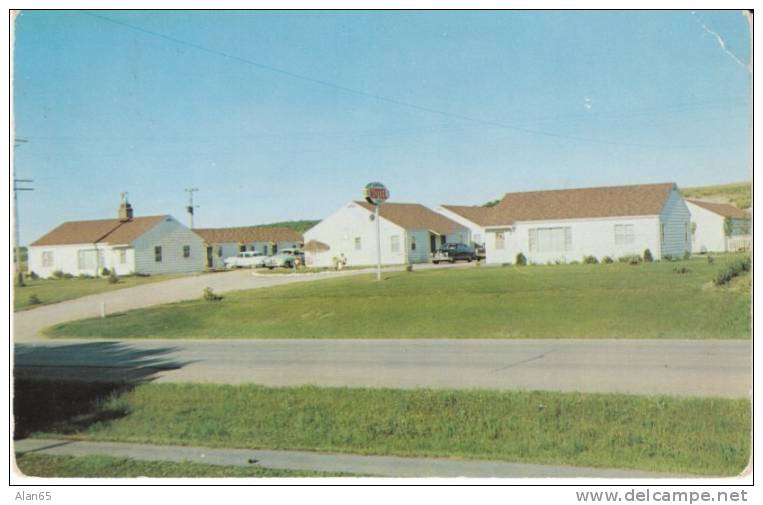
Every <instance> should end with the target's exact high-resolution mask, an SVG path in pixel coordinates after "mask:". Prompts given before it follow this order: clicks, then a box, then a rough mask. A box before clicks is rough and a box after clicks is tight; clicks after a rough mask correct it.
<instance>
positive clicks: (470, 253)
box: [432, 244, 477, 265]
mask: <svg viewBox="0 0 763 505" xmlns="http://www.w3.org/2000/svg"><path fill="white" fill-rule="evenodd" d="M476 259H477V253H475V252H474V248H473V247H471V246H468V245H466V244H445V245H444V246H442V247H441V248H440V249H438V250H437V252H435V253H434V258H432V263H434V264H435V265H436V264H438V263H440V262H441V261H449V262H450V263H455V262H456V261H469V262H471V261H472V260H476Z"/></svg>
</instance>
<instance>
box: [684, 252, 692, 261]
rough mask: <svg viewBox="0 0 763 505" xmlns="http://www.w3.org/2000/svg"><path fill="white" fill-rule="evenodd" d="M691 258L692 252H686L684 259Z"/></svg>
mask: <svg viewBox="0 0 763 505" xmlns="http://www.w3.org/2000/svg"><path fill="white" fill-rule="evenodd" d="M690 258H691V253H690V252H689V251H685V252H684V260H688V259H690Z"/></svg>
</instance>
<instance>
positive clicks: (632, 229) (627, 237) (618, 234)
mask: <svg viewBox="0 0 763 505" xmlns="http://www.w3.org/2000/svg"><path fill="white" fill-rule="evenodd" d="M614 231H615V245H631V244H635V243H636V225H634V224H616V225H615V229H614Z"/></svg>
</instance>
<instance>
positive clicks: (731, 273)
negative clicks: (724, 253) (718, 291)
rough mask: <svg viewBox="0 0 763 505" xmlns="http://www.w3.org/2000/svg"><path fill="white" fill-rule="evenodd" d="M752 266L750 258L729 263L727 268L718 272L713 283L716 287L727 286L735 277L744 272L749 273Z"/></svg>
mask: <svg viewBox="0 0 763 505" xmlns="http://www.w3.org/2000/svg"><path fill="white" fill-rule="evenodd" d="M751 265H752V260H751V259H750V257H746V258H742V259H738V260H736V261H733V262H731V263H729V265H727V266H726V268H724V269H722V270H721V271H720V272H718V273H717V274H716V275H715V278H714V279H713V283H714V284H715V285H716V286H723V285H726V284H728V283H729V282H730V281H731V279H733V278H734V277H737V276H738V275H741V274H742V273H743V272H749V271H750V267H751Z"/></svg>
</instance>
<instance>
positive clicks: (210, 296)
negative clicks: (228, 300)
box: [203, 288, 223, 302]
mask: <svg viewBox="0 0 763 505" xmlns="http://www.w3.org/2000/svg"><path fill="white" fill-rule="evenodd" d="M203 297H204V300H206V301H208V302H219V301H220V300H222V299H223V297H222V296H220V295H218V294H217V293H215V292H214V291H212V288H204V295H203Z"/></svg>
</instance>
